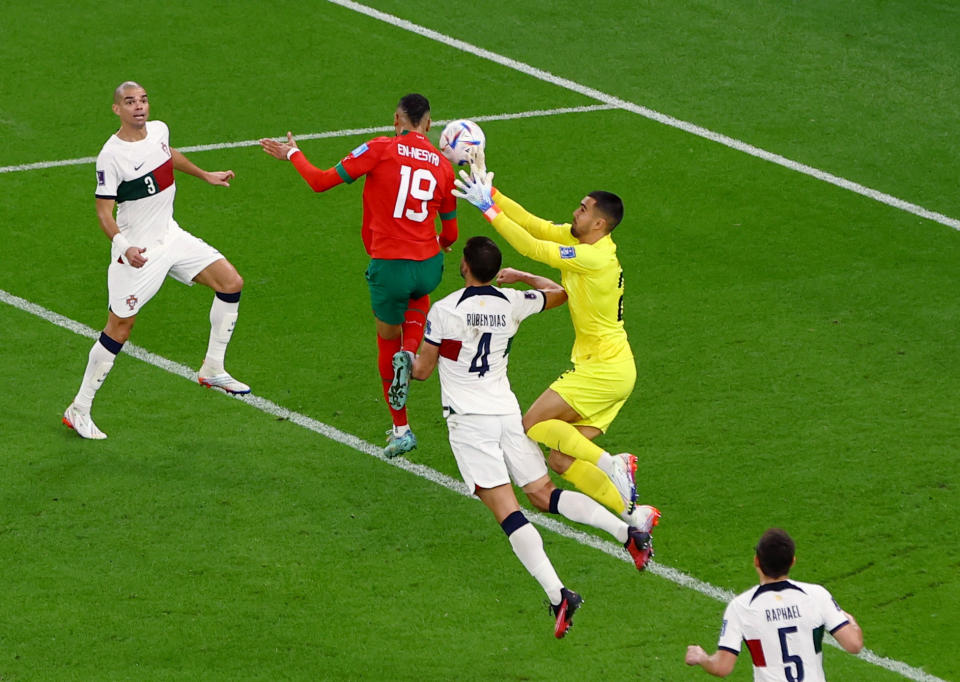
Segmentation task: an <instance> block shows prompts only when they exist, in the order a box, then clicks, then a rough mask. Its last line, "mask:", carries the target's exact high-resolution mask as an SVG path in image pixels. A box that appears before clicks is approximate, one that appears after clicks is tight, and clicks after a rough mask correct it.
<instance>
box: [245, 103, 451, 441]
mask: <svg viewBox="0 0 960 682" xmlns="http://www.w3.org/2000/svg"><path fill="white" fill-rule="evenodd" d="M393 126H394V129H395V130H396V135H395V136H394V137H377V138H374V139H372V140H369V141H367V142H364V143H363V144H361V145H360V146H359V147H357V148H356V149H354V150H353V151H352V152H350V153H349V154H348V155H347V156H345V157H344V158H343V159H342V160H341V161H340V162H339V163H338V164H337V165H336V166H334V167H333V168H328V169H326V170H321V169H320V168H317V167H316V166H314V165H313V164H311V163H310V162H309V161H308V160H307V157H306V156H305V155H304V153H303V152H302V151H300V149H299V148H298V147H297V143H296V141H295V140H294V139H293V135H292V134H291V133H289V132H288V133H287V141H286V142H279V141H277V140H272V139H263V140H260V145H261V146H262V147H263V150H264V151H265V152H266V153H268V154H270V155H271V156H273V157H275V158H277V159H281V160H283V159H288V160H289V161H291V162H292V163H293V166H294V168H296V169H297V172H299V173H300V175H301V176H303V179H304V180H306V181H307V183H308V184H309V185H310V187H312V188H313V190H314V191H316V192H324V191H326V190H328V189H330V188H331V187H336V186H337V185H339V184H341V183H347V184H349V183H352V182H353V181H354V180H356V179H357V178H359V177H361V176H365V178H366V179H365V181H364V186H363V227H362V230H361V234H362V237H363V245H364V247H365V248H366V250H367V253H368V254H369V255H370V264H369V265H368V266H367V272H366V278H367V284H368V286H369V289H370V303H371V305H372V308H373V314H374V317H375V318H376V324H377V366H378V368H379V371H380V379H381V382H382V384H383V395H384V399H385V400H386V401H387V406H388V407H389V408H390V415H391V417H392V419H393V429H392V430H391V431H390V432H389V438H388V443H387V447H386V448H385V449H384V454H386V455H387V456H388V457H395V456H397V455H399V454H402V453H404V452H409V451H410V450H413V449H414V448H415V447H416V446H417V439H416V437H415V436H414V435H413V431H411V430H410V426H409V424H408V423H407V409H406V398H407V389H408V386H409V383H410V372H411V363H412V359H413V355H414V353H416V351H417V348H418V347H419V346H420V341H421V340H422V339H423V325H424V321H425V320H426V315H427V311H428V310H429V309H430V296H429V295H430V292H432V291H433V290H434V289H435V288H436V287H437V285H438V284H440V279H441V277H442V276H443V254H442V253H441V251H449V250H450V245H451V244H453V242H455V241H456V239H457V217H456V216H457V200H456V197H454V196H453V194H452V191H453V188H454V185H453V180H454V176H453V168H452V167H451V165H450V163H449V162H448V161H447V160H446V159H445V158H444V157H443V156H442V155H441V154H440V152H439V151H437V149H436V147H434V146H433V144H431V142H430V140H428V139H427V131H428V130H430V103H429V102H428V101H427V98H426V97H424V96H423V95H418V94H410V95H406V96H404V97H402V98H401V99H400V102H399V103H398V104H397V108H396V111H395V112H394V114H393ZM438 217H439V218H440V222H441V231H440V234H439V236H438V235H437V230H436V219H437V218H438Z"/></svg>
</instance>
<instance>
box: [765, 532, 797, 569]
mask: <svg viewBox="0 0 960 682" xmlns="http://www.w3.org/2000/svg"><path fill="white" fill-rule="evenodd" d="M795 551H796V546H795V545H794V544H793V538H791V537H790V536H789V535H787V531H785V530H782V529H780V528H771V529H769V530H768V531H767V532H766V533H764V534H763V537H761V538H760V542H758V543H757V562H758V563H759V564H760V570H761V571H763V574H764V575H765V576H767V577H768V578H780V577H782V576H785V575H787V574H788V573H790V567H791V566H793V556H794V552H795Z"/></svg>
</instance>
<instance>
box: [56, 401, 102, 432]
mask: <svg viewBox="0 0 960 682" xmlns="http://www.w3.org/2000/svg"><path fill="white" fill-rule="evenodd" d="M63 423H64V424H66V425H67V426H69V427H70V428H71V429H73V430H74V431H76V432H77V435H78V436H80V437H81V438H89V439H90V440H103V439H104V438H106V437H107V434H105V433H104V432H103V431H101V430H100V429H98V428H97V425H96V424H94V423H93V419H91V418H90V413H89V412H84V411H82V410H81V409H80V408H79V407H77V406H76V405H74V404H73V403H70V407H68V408H67V410H66V412H64V413H63Z"/></svg>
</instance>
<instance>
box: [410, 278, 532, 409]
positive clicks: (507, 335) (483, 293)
mask: <svg viewBox="0 0 960 682" xmlns="http://www.w3.org/2000/svg"><path fill="white" fill-rule="evenodd" d="M545 305H546V296H545V295H544V294H543V292H542V291H536V290H527V291H520V290H518V289H499V288H497V287H494V286H489V285H487V286H479V287H466V288H465V289H460V290H459V291H455V292H453V293H452V294H449V295H448V296H446V297H444V298H443V299H441V300H439V301H437V302H436V303H435V304H434V305H433V307H432V308H430V312H429V314H428V315H427V325H426V330H425V332H424V341H426V342H427V343H430V344H433V345H434V346H439V347H440V358H439V360H438V365H439V372H440V392H441V398H442V401H443V407H444V410H445V411H447V410H449V411H452V412H454V413H456V414H488V415H490V414H511V413H513V412H519V411H520V405H519V403H518V402H517V398H516V396H515V395H514V394H513V391H511V390H510V380H509V379H508V378H507V354H508V353H509V352H510V343H511V342H512V341H513V336H514V335H515V334H516V333H517V328H518V327H519V326H520V322H522V321H523V320H524V319H526V318H527V317H529V316H530V315H533V314H535V313H539V312H540V311H541V310H543V309H544V306H545Z"/></svg>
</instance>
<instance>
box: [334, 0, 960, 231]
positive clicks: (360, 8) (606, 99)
mask: <svg viewBox="0 0 960 682" xmlns="http://www.w3.org/2000/svg"><path fill="white" fill-rule="evenodd" d="M327 1H328V2H331V3H333V4H335V5H340V6H341V7H345V8H347V9H350V10H353V11H354V12H359V13H360V14H365V15H367V16H368V17H371V18H373V19H376V20H378V21H382V22H384V23H387V24H390V25H392V26H396V27H397V28H400V29H403V30H405V31H410V32H411V33H416V34H417V35H420V36H422V37H424V38H428V39H430V40H434V41H436V42H438V43H443V44H444V45H448V46H450V47H452V48H454V49H457V50H460V51H461V52H467V53H469V54H472V55H474V56H477V57H480V58H482V59H487V60H489V61H491V62H494V63H496V64H499V65H501V66H505V67H507V68H509V69H513V70H515V71H519V72H520V73H522V74H524V75H527V76H530V77H531V78H536V79H538V80H542V81H545V82H547V83H551V84H553V85H556V86H558V87H561V88H564V89H566V90H570V91H571V92H575V93H577V94H580V95H584V96H585V97H590V98H591V99H595V100H597V101H598V102H602V103H604V104H607V105H610V106H611V107H615V108H617V109H624V110H626V111H630V112H633V113H634V114H639V115H640V116H643V117H645V118H649V119H651V120H654V121H657V122H659V123H663V124H664V125H668V126H671V127H673V128H679V129H680V130H683V131H684V132H687V133H690V134H691V135H697V136H698V137H703V138H706V139H708V140H712V141H713V142H717V143H719V144H722V145H724V146H727V147H730V148H731V149H736V150H737V151H740V152H743V153H744V154H749V155H750V156H755V157H757V158H758V159H763V160H764V161H769V162H770V163H775V164H777V165H779V166H783V167H784V168H789V169H790V170H792V171H796V172H798V173H803V174H804V175H809V176H811V177H814V178H816V179H817V180H822V181H823V182H827V183H830V184H831V185H836V186H837V187H840V188H842V189H846V190H849V191H851V192H855V193H857V194H861V195H863V196H865V197H869V198H870V199H873V200H874V201H879V202H880V203H882V204H886V205H888V206H892V207H894V208H898V209H900V210H902V211H906V212H907V213H912V214H914V215H917V216H920V217H921V218H926V219H928V220H932V221H934V222H937V223H940V224H941V225H946V226H947V227H952V228H953V229H955V230H960V220H957V219H955V218H951V217H950V216H946V215H943V214H942V213H937V212H935V211H931V210H929V209H926V208H924V207H923V206H918V205H917V204H912V203H910V202H908V201H904V200H903V199H898V198H897V197H895V196H891V195H890V194H885V193H884V192H880V191H878V190H875V189H871V188H869V187H866V186H864V185H861V184H860V183H857V182H853V181H851V180H846V179H844V178H841V177H839V176H837V175H833V174H832V173H827V172H826V171H822V170H819V169H817V168H814V167H813V166H808V165H807V164H804V163H799V162H797V161H793V160H791V159H788V158H786V157H785V156H781V155H780V154H774V153H773V152H768V151H766V150H764V149H760V148H759V147H754V146H753V145H752V144H748V143H746V142H743V141H741V140H737V139H735V138H732V137H728V136H727V135H723V134H722V133H717V132H714V131H712V130H709V129H707V128H703V127H701V126H698V125H696V124H694V123H689V122H688V121H682V120H680V119H678V118H674V117H673V116H668V115H667V114H662V113H660V112H659V111H654V110H653V109H649V108H647V107H645V106H641V105H639V104H634V103H633V102H628V101H626V100H622V99H620V98H619V97H614V96H613V95H609V94H607V93H605V92H601V91H600V90H596V89H594V88H591V87H589V86H587V85H583V84H581V83H577V82H576V81H572V80H569V79H567V78H562V77H560V76H556V75H554V74H552V73H550V72H549V71H544V70H543V69H538V68H536V67H534V66H530V65H529V64H525V63H524V62H520V61H517V60H515V59H511V58H509V57H505V56H503V55H501V54H497V53H496V52H491V51H490V50H485V49H483V48H482V47H477V46H476V45H472V44H470V43H467V42H464V41H462V40H458V39H457V38H452V37H450V36H448V35H445V34H443V33H439V32H437V31H434V30H432V29H429V28H426V27H425V26H420V25H419V24H414V23H413V22H410V21H407V20H406V19H401V18H400V17H397V16H394V15H392V14H387V13H386V12H381V11H380V10H377V9H373V8H372V7H367V6H366V5H361V4H360V3H358V2H353V0H327Z"/></svg>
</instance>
